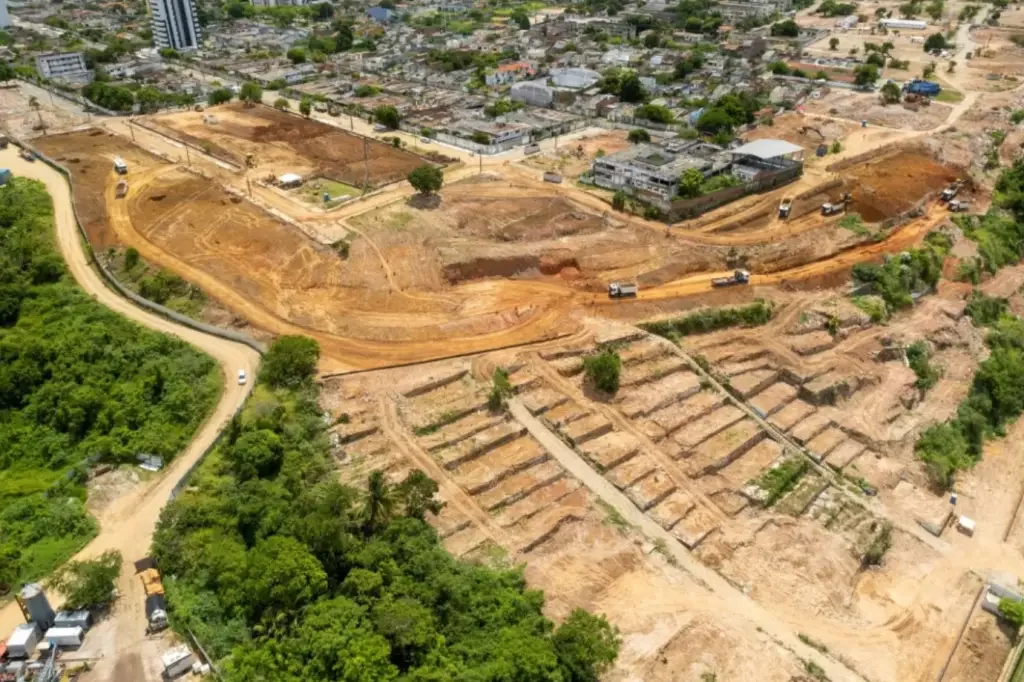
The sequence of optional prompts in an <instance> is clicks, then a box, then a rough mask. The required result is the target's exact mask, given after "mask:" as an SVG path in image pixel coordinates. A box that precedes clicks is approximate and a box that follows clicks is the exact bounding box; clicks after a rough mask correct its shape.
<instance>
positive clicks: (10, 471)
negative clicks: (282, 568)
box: [0, 178, 222, 593]
mask: <svg viewBox="0 0 1024 682" xmlns="http://www.w3.org/2000/svg"><path fill="white" fill-rule="evenodd" d="M221 381H222V379H221V373H220V372H219V370H218V369H217V367H216V365H215V364H214V362H213V360H212V359H210V358H208V357H206V356H205V355H202V354H201V353H199V352H197V351H195V350H194V349H192V348H191V347H189V346H188V345H186V344H185V343H183V342H181V341H179V340H177V339H175V338H173V337H170V336H164V335H162V334H157V333H155V332H150V331H148V330H146V329H143V328H142V327H139V326H138V325H136V324H134V323H132V322H129V321H128V320H125V319H124V318H122V317H120V316H118V315H116V314H114V313H112V312H110V311H109V310H107V309H106V308H104V307H103V306H101V305H100V304H98V303H96V302H94V301H93V300H92V299H91V298H90V297H89V296H88V295H86V294H85V293H84V292H82V291H81V290H80V289H79V288H78V287H77V286H76V285H75V283H74V281H73V280H72V278H71V277H70V275H68V274H67V272H66V270H65V267H64V261H63V260H62V259H61V256H60V254H59V253H58V252H57V249H56V246H55V244H54V237H53V208H52V205H51V203H50V197H49V196H48V195H47V194H46V191H45V190H44V189H43V186H42V185H41V184H39V183H37V182H35V181H31V180H25V179H21V178H15V179H14V180H12V181H11V182H9V183H8V184H7V185H6V186H4V187H3V188H2V191H0V443H2V444H3V447H0V593H2V592H5V591H7V590H8V589H10V588H11V586H16V585H17V584H19V583H20V582H23V581H25V580H29V579H32V578H38V577H40V576H41V575H43V574H45V573H48V572H50V571H51V570H52V569H53V568H55V567H56V566H57V565H58V564H60V563H61V562H63V561H64V560H66V559H67V558H68V557H69V556H70V555H71V554H72V553H73V552H74V551H76V550H77V549H78V548H79V547H81V545H82V544H84V542H85V541H87V540H88V539H89V538H90V537H91V536H92V535H93V534H94V533H95V531H96V527H95V522H94V521H93V519H92V518H91V517H90V516H89V515H88V514H87V512H86V509H85V504H84V501H85V497H86V491H85V487H84V483H85V480H86V479H85V471H86V463H87V462H95V461H100V460H103V461H108V462H115V463H116V462H133V461H135V458H136V456H137V455H138V454H140V453H152V454H156V455H162V456H163V457H164V458H167V459H169V458H171V457H173V456H174V454H175V453H176V452H177V451H178V450H179V449H181V447H182V446H183V445H184V444H185V443H186V442H187V440H188V439H189V437H190V436H191V434H192V433H193V431H195V429H196V428H197V427H198V425H199V423H200V422H201V421H202V420H203V418H204V417H205V415H206V414H207V412H208V411H209V409H210V408H211V407H212V406H213V404H214V403H215V401H216V399H217V396H218V394H219V391H220V386H221Z"/></svg>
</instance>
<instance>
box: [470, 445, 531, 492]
mask: <svg viewBox="0 0 1024 682" xmlns="http://www.w3.org/2000/svg"><path fill="white" fill-rule="evenodd" d="M513 445H514V446H516V447H514V448H513V447H512V446H513ZM550 458H551V456H550V455H549V454H548V452H547V451H546V450H544V449H543V448H541V447H540V444H539V443H537V442H536V441H534V440H532V439H529V438H523V439H522V441H521V442H514V443H512V444H507V445H505V446H504V447H502V448H497V449H495V450H492V451H490V452H489V453H487V454H486V455H484V456H482V457H478V458H477V459H474V460H473V461H471V462H467V463H466V464H464V465H463V466H461V467H459V468H458V469H457V470H456V471H455V472H453V473H452V478H453V479H455V481H456V482H457V483H458V484H459V485H461V486H462V487H463V488H465V490H466V492H468V493H469V494H470V495H480V494H481V493H485V492H487V491H488V490H490V489H492V488H493V487H494V486H496V485H498V484H499V483H501V482H502V481H504V480H505V479H507V478H509V477H510V476H514V475H515V474H518V473H519V472H521V471H525V470H526V469H529V468H530V467H532V466H536V465H537V464H540V463H541V462H546V461H547V460H548V459H550Z"/></svg>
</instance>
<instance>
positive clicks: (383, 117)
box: [373, 105, 402, 130]
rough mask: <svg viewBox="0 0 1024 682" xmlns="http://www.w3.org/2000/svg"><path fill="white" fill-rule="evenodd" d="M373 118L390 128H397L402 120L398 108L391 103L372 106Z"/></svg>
mask: <svg viewBox="0 0 1024 682" xmlns="http://www.w3.org/2000/svg"><path fill="white" fill-rule="evenodd" d="M373 120H374V121H376V122H377V123H380V124H381V125H382V126H386V127H388V128H390V129H391V130H398V125H399V123H401V121H402V116H401V114H399V113H398V109H396V108H395V107H393V106H391V105H382V106H379V107H376V108H374V110H373Z"/></svg>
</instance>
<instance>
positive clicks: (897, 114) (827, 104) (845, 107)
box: [803, 90, 950, 130]
mask: <svg viewBox="0 0 1024 682" xmlns="http://www.w3.org/2000/svg"><path fill="white" fill-rule="evenodd" d="M803 110H804V111H807V112H809V113H813V114H825V115H831V116H837V117H840V118H844V119H848V120H850V121H854V122H857V121H861V120H865V119H866V120H867V122H868V125H870V126H885V127H887V128H900V129H904V130H931V129H932V128H935V127H936V126H938V125H940V124H941V123H942V122H943V121H944V120H945V119H946V117H947V116H948V115H949V112H950V107H949V106H948V105H945V104H939V103H932V105H931V106H928V107H921V108H920V109H918V110H917V111H911V110H910V109H905V108H904V107H902V106H901V105H899V104H891V105H889V106H883V105H882V104H880V103H879V101H878V97H877V95H864V94H860V93H852V92H848V91H839V90H836V91H833V92H832V93H830V94H829V95H827V96H825V97H822V98H821V99H818V100H808V101H807V103H806V104H805V105H803Z"/></svg>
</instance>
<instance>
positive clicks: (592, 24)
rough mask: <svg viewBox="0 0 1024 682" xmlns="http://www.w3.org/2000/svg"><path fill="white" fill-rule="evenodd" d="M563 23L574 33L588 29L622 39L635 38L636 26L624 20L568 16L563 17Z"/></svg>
mask: <svg viewBox="0 0 1024 682" xmlns="http://www.w3.org/2000/svg"><path fill="white" fill-rule="evenodd" d="M565 23H566V24H567V25H568V26H569V27H570V28H571V30H572V32H573V33H576V34H579V33H584V32H587V31H589V32H592V33H607V34H608V35H609V36H612V37H615V38H623V39H624V40H632V39H633V38H636V26H634V25H633V24H630V23H628V22H626V21H618V20H616V19H615V18H605V17H577V16H568V17H565Z"/></svg>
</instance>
